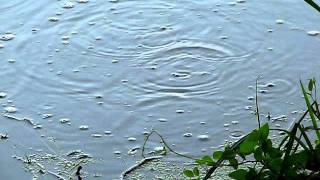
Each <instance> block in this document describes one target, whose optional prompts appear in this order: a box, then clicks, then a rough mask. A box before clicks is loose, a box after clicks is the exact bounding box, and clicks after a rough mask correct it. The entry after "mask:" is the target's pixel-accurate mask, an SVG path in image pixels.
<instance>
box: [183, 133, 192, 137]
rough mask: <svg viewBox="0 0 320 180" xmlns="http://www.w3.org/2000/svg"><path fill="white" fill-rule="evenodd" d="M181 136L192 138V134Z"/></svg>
mask: <svg viewBox="0 0 320 180" xmlns="http://www.w3.org/2000/svg"><path fill="white" fill-rule="evenodd" d="M183 136H184V137H192V133H184V134H183Z"/></svg>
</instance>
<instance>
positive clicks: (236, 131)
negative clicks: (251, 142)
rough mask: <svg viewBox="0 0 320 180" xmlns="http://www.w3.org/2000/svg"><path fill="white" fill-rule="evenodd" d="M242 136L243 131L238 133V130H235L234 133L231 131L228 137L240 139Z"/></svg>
mask: <svg viewBox="0 0 320 180" xmlns="http://www.w3.org/2000/svg"><path fill="white" fill-rule="evenodd" d="M243 136H244V132H243V131H239V130H235V131H231V132H230V137H231V138H236V139H238V138H241V137H243Z"/></svg>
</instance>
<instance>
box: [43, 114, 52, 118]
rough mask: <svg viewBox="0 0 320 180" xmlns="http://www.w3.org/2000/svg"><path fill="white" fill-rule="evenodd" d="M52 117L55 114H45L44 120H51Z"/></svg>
mask: <svg viewBox="0 0 320 180" xmlns="http://www.w3.org/2000/svg"><path fill="white" fill-rule="evenodd" d="M52 116H53V114H43V115H42V119H48V118H51V117H52Z"/></svg>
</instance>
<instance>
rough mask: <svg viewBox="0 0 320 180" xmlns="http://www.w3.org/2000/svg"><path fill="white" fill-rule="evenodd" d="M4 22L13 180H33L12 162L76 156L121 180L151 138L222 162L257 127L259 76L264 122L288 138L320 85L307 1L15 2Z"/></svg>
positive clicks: (5, 127)
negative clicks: (216, 153) (219, 155)
mask: <svg viewBox="0 0 320 180" xmlns="http://www.w3.org/2000/svg"><path fill="white" fill-rule="evenodd" d="M0 12H1V16H0V34H1V35H0V37H1V38H0V61H1V66H0V75H1V81H0V91H1V97H2V99H1V103H2V105H3V107H2V112H3V113H2V115H1V117H0V120H1V125H0V133H2V134H4V133H8V135H9V138H8V140H1V142H0V153H1V159H2V160H1V162H0V174H1V177H2V178H3V179H21V178H22V179H31V177H32V174H31V173H30V172H28V171H24V165H23V163H21V162H20V161H18V160H17V159H15V158H12V156H20V157H24V156H26V155H30V154H37V153H39V152H42V153H52V154H64V153H67V152H69V151H71V150H75V149H81V150H82V151H84V152H86V153H89V154H91V155H92V157H94V159H95V163H93V164H89V165H87V166H85V167H84V171H87V172H89V173H90V174H89V175H88V176H91V177H89V179H92V176H93V175H94V174H96V175H99V177H96V179H116V178H118V177H119V175H120V173H121V172H122V171H124V170H125V169H126V168H128V167H129V166H131V165H132V164H133V163H134V162H135V161H136V160H137V159H140V158H141V156H140V150H139V149H138V151H137V154H136V155H135V156H133V155H128V151H129V150H131V149H132V148H139V147H141V145H142V144H143V142H144V138H145V135H144V134H146V133H147V132H150V131H151V129H156V130H157V131H159V132H160V133H161V134H162V135H163V136H164V137H165V138H166V139H167V141H168V142H169V143H170V144H173V145H174V146H173V147H174V148H175V149H176V150H177V151H180V152H189V153H190V154H192V155H195V156H199V155H201V154H204V153H208V154H211V152H212V148H215V147H219V146H220V145H221V144H223V143H224V142H225V140H235V139H237V138H239V137H241V136H242V135H243V134H244V133H246V132H248V131H249V130H251V129H252V128H254V127H256V120H255V117H254V115H253V109H252V106H253V107H254V102H255V101H254V96H255V88H254V87H255V80H256V78H257V77H258V76H261V78H260V80H259V84H260V85H259V97H260V99H259V101H260V103H259V104H260V109H261V112H262V114H267V113H268V112H270V114H271V115H272V117H273V118H274V121H272V124H273V125H274V126H280V127H284V128H286V127H289V126H290V122H292V120H293V118H296V117H298V116H299V112H300V111H301V110H302V109H303V103H304V102H303V99H302V98H301V93H300V89H299V84H298V82H299V79H300V78H301V79H302V80H305V81H306V79H307V78H310V77H313V76H315V77H316V78H317V79H319V75H320V73H319V69H320V63H319V55H320V51H319V47H320V39H319V37H320V36H318V35H317V34H318V31H319V30H320V27H319V23H318V22H320V15H319V14H318V13H317V12H315V11H314V10H313V9H311V7H309V6H308V5H307V4H305V3H304V2H303V1H302V0H282V1H279V0H265V1H261V0H247V1H243V0H239V1H235V0H234V1H221V0H211V1H209V0H201V1H182V0H174V1H170V0H153V1H145V0H109V1H106V0H89V1H86V0H78V1H57V0H51V1H46V0H41V1H32V0H29V1H26V0H8V1H3V2H2V3H1V4H0ZM264 120H265V119H264ZM158 142H159V139H157V138H153V139H152V140H151V142H150V143H149V145H148V147H149V148H150V149H148V150H152V149H153V148H154V147H155V146H159V144H158ZM132 154H134V153H132ZM50 177H51V176H50ZM39 179H48V177H43V178H41V177H40V178H39Z"/></svg>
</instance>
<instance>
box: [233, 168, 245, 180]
mask: <svg viewBox="0 0 320 180" xmlns="http://www.w3.org/2000/svg"><path fill="white" fill-rule="evenodd" d="M247 173H248V172H247V171H246V170H244V169H238V170H236V171H233V172H231V173H230V174H229V177H230V178H232V179H235V180H246V175H247Z"/></svg>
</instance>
